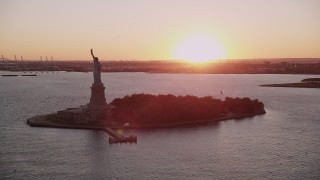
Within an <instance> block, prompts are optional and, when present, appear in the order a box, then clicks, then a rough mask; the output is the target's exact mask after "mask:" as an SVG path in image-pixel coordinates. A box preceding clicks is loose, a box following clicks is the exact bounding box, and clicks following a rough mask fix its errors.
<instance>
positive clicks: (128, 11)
mask: <svg viewBox="0 0 320 180" xmlns="http://www.w3.org/2000/svg"><path fill="white" fill-rule="evenodd" d="M0 14H1V16H0V27H1V28H0V55H4V56H5V57H7V58H9V59H13V57H14V55H17V57H19V58H20V56H23V57H24V59H39V57H40V56H43V57H45V56H48V57H50V56H53V57H54V59H55V60H75V59H77V60H85V59H91V57H90V48H94V52H95V54H96V55H97V56H98V57H99V59H102V60H107V59H108V60H132V59H137V60H149V59H152V60H160V59H174V58H175V57H174V53H175V51H176V49H177V48H179V47H180V46H181V43H183V42H185V41H186V40H188V38H190V37H194V36H201V37H208V39H210V40H211V41H214V43H215V44H218V46H219V48H221V49H224V51H225V55H226V56H225V57H226V58H278V57H320V1H319V0H159V1H156V0H87V1H84V0H0Z"/></svg>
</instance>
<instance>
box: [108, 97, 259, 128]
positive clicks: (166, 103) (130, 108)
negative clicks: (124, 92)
mask: <svg viewBox="0 0 320 180" xmlns="http://www.w3.org/2000/svg"><path fill="white" fill-rule="evenodd" d="M111 105H112V106H113V108H112V116H113V119H114V120H115V121H116V122H117V123H119V124H123V123H126V122H129V123H130V124H133V125H134V124H136V125H139V124H140V125H141V124H161V123H166V124H168V123H169V124H170V123H183V122H190V121H199V120H204V119H210V118H217V117H221V116H226V114H227V113H230V112H232V113H237V114H249V113H255V112H258V111H264V105H263V103H262V102H259V101H258V100H250V99H249V98H230V97H227V98H226V100H225V101H221V100H219V99H214V98H213V97H212V96H205V97H196V96H190V95H187V96H174V95H172V94H168V95H157V96H156V95H150V94H133V95H131V96H125V97H123V98H116V99H114V100H113V101H112V102H111Z"/></svg>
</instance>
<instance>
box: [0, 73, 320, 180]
mask: <svg viewBox="0 0 320 180" xmlns="http://www.w3.org/2000/svg"><path fill="white" fill-rule="evenodd" d="M2 74H10V72H4V71H0V75H2ZM12 74H22V72H15V73H12ZM37 74H38V76H32V77H28V76H16V77H0V115H1V116H0V144H1V146H0V179H320V140H319V139H320V115H319V113H320V90H319V89H307V88H276V87H261V86H259V85H261V84H274V83H291V82H292V83H293V82H300V81H301V80H302V79H304V78H319V77H320V76H319V75H268V74H259V75H247V74H241V75H238V74H148V73H102V81H103V83H104V85H105V87H106V90H105V94H106V98H107V102H111V101H112V100H113V99H114V98H117V97H123V96H125V95H130V94H133V93H150V94H174V95H196V96H214V97H216V98H220V96H221V91H222V92H223V97H222V98H224V97H227V96H230V97H250V98H253V99H259V100H260V101H262V102H263V103H264V104H265V109H266V112H267V113H266V114H265V115H260V116H255V117H252V118H245V119H241V120H227V121H222V122H218V123H212V124H209V125H200V126H196V127H183V128H164V129H136V130H121V129H120V130H118V132H119V133H123V134H124V135H135V136H137V137H138V143H137V144H130V143H128V144H109V142H108V138H109V135H108V134H107V133H105V132H103V131H101V132H99V131H93V130H76V129H55V128H35V127H29V126H28V125H27V124H26V120H27V119H28V118H30V117H33V116H35V115H42V114H48V113H54V112H56V111H58V110H63V109H66V108H69V107H78V106H80V105H83V104H86V103H88V102H89V98H90V87H91V84H92V81H93V77H92V73H77V72H55V73H51V72H50V73H39V72H38V73H37Z"/></svg>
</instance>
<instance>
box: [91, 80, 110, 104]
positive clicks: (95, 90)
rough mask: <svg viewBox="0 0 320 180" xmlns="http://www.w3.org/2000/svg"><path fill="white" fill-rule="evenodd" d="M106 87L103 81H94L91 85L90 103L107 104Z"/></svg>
mask: <svg viewBox="0 0 320 180" xmlns="http://www.w3.org/2000/svg"><path fill="white" fill-rule="evenodd" d="M104 89H105V87H104V86H103V84H102V83H93V84H92V87H91V97H90V103H89V104H90V105H92V106H101V105H102V106H103V105H106V98H105V95H104Z"/></svg>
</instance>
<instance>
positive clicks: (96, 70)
mask: <svg viewBox="0 0 320 180" xmlns="http://www.w3.org/2000/svg"><path fill="white" fill-rule="evenodd" d="M91 55H92V58H93V83H94V84H99V83H101V64H100V62H99V59H98V57H95V56H94V55H93V49H91Z"/></svg>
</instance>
